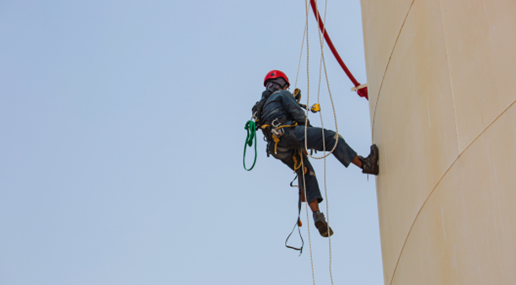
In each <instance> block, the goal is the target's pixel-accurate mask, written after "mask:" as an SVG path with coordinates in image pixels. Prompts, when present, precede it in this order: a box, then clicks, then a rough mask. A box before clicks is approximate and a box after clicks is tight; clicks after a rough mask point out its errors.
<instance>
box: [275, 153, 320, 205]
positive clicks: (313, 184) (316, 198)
mask: <svg viewBox="0 0 516 285" xmlns="http://www.w3.org/2000/svg"><path fill="white" fill-rule="evenodd" d="M271 153H272V156H274V157H275V158H277V159H279V160H281V161H282V162H283V163H284V164H286V165H287V166H288V167H289V168H290V169H292V170H294V167H299V169H297V170H296V173H297V177H298V178H299V179H298V183H299V187H300V188H301V190H302V191H303V192H304V190H303V185H305V184H306V196H307V197H306V198H307V201H308V204H309V205H312V202H315V205H317V204H318V203H320V202H322V200H323V198H322V196H321V191H320V189H319V183H318V182H317V177H316V176H315V170H314V168H313V167H312V164H311V163H310V161H309V160H308V158H307V157H306V155H303V164H304V166H305V169H306V171H302V168H303V167H301V166H300V164H301V156H300V155H299V152H296V150H295V149H288V148H284V147H280V146H278V147H277V154H275V153H274V151H272V152H271ZM294 155H295V157H294ZM303 172H305V173H304V175H303ZM303 178H305V183H303ZM310 208H311V209H312V210H313V209H314V208H313V207H312V206H310ZM316 209H317V210H318V206H317V208H316Z"/></svg>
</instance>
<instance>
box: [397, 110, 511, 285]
mask: <svg viewBox="0 0 516 285" xmlns="http://www.w3.org/2000/svg"><path fill="white" fill-rule="evenodd" d="M515 103H516V100H514V101H512V103H511V104H509V106H507V108H505V110H503V111H502V112H501V113H500V115H498V116H497V117H496V118H495V119H494V120H493V121H492V122H491V123H490V124H489V125H488V126H487V127H486V128H485V129H483V130H482V132H480V133H479V134H478V135H477V136H476V137H475V139H473V140H472V141H471V142H470V143H469V144H468V145H467V146H466V147H465V148H464V150H463V151H462V152H460V153H459V155H457V157H456V158H455V160H453V162H452V164H450V166H449V167H448V169H446V171H445V172H444V174H443V175H442V176H441V178H440V179H439V181H438V182H437V184H435V187H434V189H432V191H431V192H430V194H428V197H426V199H425V202H423V204H422V205H421V207H420V208H419V211H418V212H417V215H416V217H415V218H414V221H412V224H411V225H410V229H409V231H408V233H407V237H406V238H405V241H404V242H403V246H402V247H401V251H400V254H399V256H398V260H397V261H396V266H395V267H394V271H393V272H392V277H391V282H390V283H389V284H391V285H392V282H393V281H394V276H395V275H396V271H397V269H398V265H399V263H400V260H401V256H402V255H403V251H404V250H405V245H406V244H407V241H408V238H409V236H410V234H411V233H412V229H413V228H414V225H415V224H416V221H417V219H418V218H419V214H420V213H421V211H422V210H423V208H424V207H425V205H426V202H428V200H429V199H430V197H431V196H432V195H433V194H434V192H435V189H437V187H438V186H439V185H440V184H441V182H442V181H443V179H444V177H445V176H446V174H448V172H449V171H450V169H452V167H453V166H454V165H455V163H456V162H457V161H458V160H459V158H460V157H461V156H462V154H463V153H465V152H466V150H468V149H469V147H470V146H472V145H473V143H475V142H476V141H477V140H478V139H479V138H480V137H481V136H482V135H483V134H484V133H485V132H486V131H487V130H488V129H489V128H491V126H492V125H493V124H494V123H495V122H496V121H498V119H500V117H502V116H503V115H504V114H505V113H507V111H508V110H509V109H510V108H511V107H512V106H513V105H514V104H515Z"/></svg>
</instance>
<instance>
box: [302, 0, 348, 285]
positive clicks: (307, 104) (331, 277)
mask: <svg viewBox="0 0 516 285" xmlns="http://www.w3.org/2000/svg"><path fill="white" fill-rule="evenodd" d="M315 6H316V7H317V1H315ZM327 7H328V1H327V0H325V8H324V19H323V23H325V22H326V15H327ZM305 8H306V24H305V34H306V60H307V102H306V106H307V109H306V119H305V151H306V154H307V155H308V156H310V157H312V158H314V159H324V194H325V199H326V212H327V227H328V228H327V231H328V233H330V211H329V202H328V189H327V183H326V172H327V171H326V157H328V156H329V155H330V154H332V153H333V151H335V149H336V148H337V144H338V141H339V133H338V124H337V114H336V111H335V104H334V102H333V97H332V94H331V89H330V83H329V79H328V73H327V69H326V61H325V58H324V40H323V34H324V30H323V31H320V29H318V35H319V43H320V47H321V59H320V61H319V83H318V88H317V103H318V104H319V103H320V93H321V92H320V91H321V74H322V67H323V66H324V75H325V78H326V85H327V87H328V93H329V96H330V101H331V105H332V110H333V116H334V120H335V145H334V146H333V148H332V150H331V151H330V152H329V153H328V154H326V139H325V133H324V123H323V117H322V112H321V111H320V112H319V117H320V120H321V132H322V143H323V154H324V155H323V156H322V157H314V156H312V155H310V154H309V153H308V141H307V128H308V108H309V107H308V106H309V104H310V70H309V64H310V63H309V35H308V14H309V7H308V3H307V0H305ZM317 10H318V9H317ZM318 16H319V13H317V19H316V20H317V24H319V18H318ZM324 26H325V25H324ZM303 41H304V34H303ZM302 45H304V44H302ZM302 51H303V46H302V47H301V55H300V57H301V56H302ZM300 64H301V59H300V60H299V64H298V71H297V73H298V75H299V67H300ZM295 86H297V75H296V85H295ZM301 156H302V154H301ZM301 166H302V170H301V171H302V172H303V191H304V195H305V197H307V195H306V182H305V176H304V170H305V167H304V160H303V159H302V158H301ZM306 203H307V206H306V215H307V221H308V220H309V215H308V203H309V202H308V199H307V202H306ZM307 224H309V223H307ZM308 241H309V244H310V261H311V265H312V280H313V283H314V285H315V276H314V269H313V258H312V245H311V239H310V228H309V227H308ZM328 247H329V273H330V280H331V284H332V285H333V284H334V283H333V273H332V250H331V236H329V235H328Z"/></svg>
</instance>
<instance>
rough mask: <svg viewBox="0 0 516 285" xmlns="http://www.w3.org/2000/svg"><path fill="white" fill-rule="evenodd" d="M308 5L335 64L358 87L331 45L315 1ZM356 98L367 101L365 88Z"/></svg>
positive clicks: (358, 84)
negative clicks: (362, 98) (335, 61)
mask: <svg viewBox="0 0 516 285" xmlns="http://www.w3.org/2000/svg"><path fill="white" fill-rule="evenodd" d="M310 5H311V6H312V11H314V16H315V19H316V20H317V22H318V23H319V29H320V30H321V32H322V34H323V36H324V39H325V40H326V43H327V44H328V47H329V48H330V50H331V53H333V56H334V57H335V59H336V60H337V62H338V63H339V64H340V67H342V69H343V70H344V72H345V73H346V75H347V76H348V77H349V79H350V80H351V82H353V84H354V85H355V87H357V86H360V83H359V82H358V81H357V80H356V79H355V77H354V76H353V74H351V71H349V69H348V67H347V66H346V64H344V61H343V60H342V58H341V57H340V55H339V53H338V52H337V49H335V46H334V45H333V43H332V41H331V39H330V36H329V35H328V32H327V31H326V28H325V27H324V23H323V21H322V19H321V15H320V14H319V10H317V5H316V4H315V0H310ZM357 93H358V96H360V97H365V98H366V99H367V100H369V96H368V94H367V87H364V88H361V89H358V90H357Z"/></svg>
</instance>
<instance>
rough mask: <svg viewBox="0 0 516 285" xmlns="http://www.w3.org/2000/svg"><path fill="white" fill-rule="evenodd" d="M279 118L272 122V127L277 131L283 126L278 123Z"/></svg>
mask: <svg viewBox="0 0 516 285" xmlns="http://www.w3.org/2000/svg"><path fill="white" fill-rule="evenodd" d="M278 119H279V118H276V119H274V120H272V122H271V126H272V127H273V128H275V129H277V128H278V127H279V126H281V122H279V121H278Z"/></svg>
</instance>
